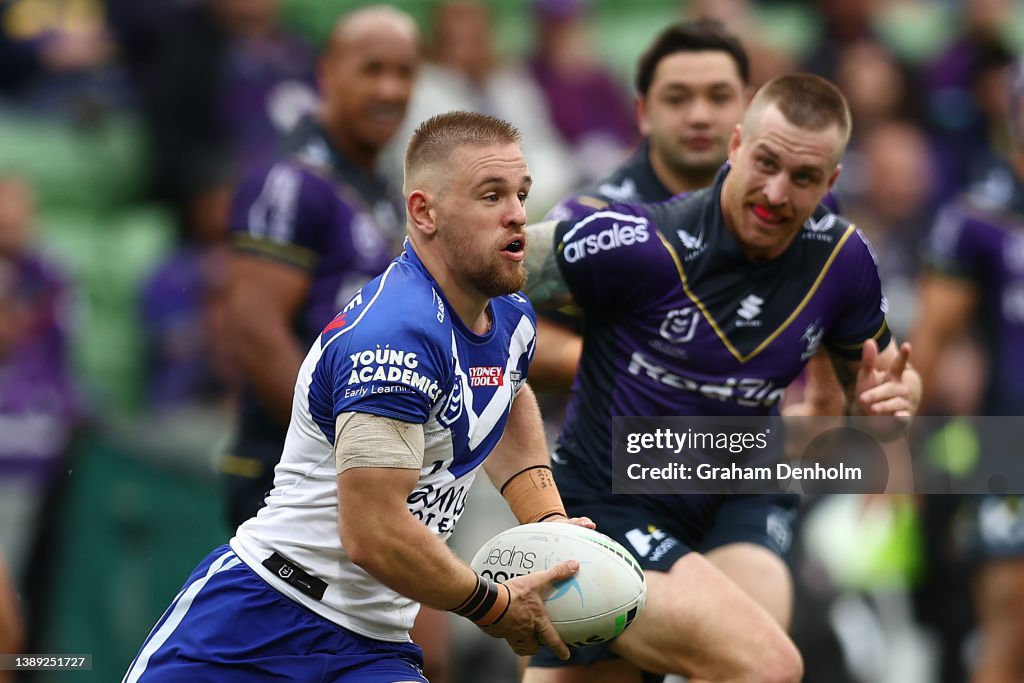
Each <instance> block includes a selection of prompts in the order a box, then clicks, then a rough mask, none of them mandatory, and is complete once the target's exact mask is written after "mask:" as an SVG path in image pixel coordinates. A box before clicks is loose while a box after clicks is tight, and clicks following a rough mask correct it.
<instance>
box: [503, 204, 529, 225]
mask: <svg viewBox="0 0 1024 683" xmlns="http://www.w3.org/2000/svg"><path fill="white" fill-rule="evenodd" d="M505 225H506V226H507V227H510V228H521V227H523V226H524V225H526V206H524V205H523V203H522V202H521V201H519V200H518V199H515V200H514V201H513V202H512V204H511V206H510V207H509V210H508V211H507V212H506V213H505Z"/></svg>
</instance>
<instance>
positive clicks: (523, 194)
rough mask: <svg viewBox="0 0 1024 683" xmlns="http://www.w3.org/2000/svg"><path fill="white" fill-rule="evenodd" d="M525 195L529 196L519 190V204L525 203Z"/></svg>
mask: <svg viewBox="0 0 1024 683" xmlns="http://www.w3.org/2000/svg"><path fill="white" fill-rule="evenodd" d="M527 196H529V195H527V194H526V193H525V192H520V193H519V203H520V204H526V198H527Z"/></svg>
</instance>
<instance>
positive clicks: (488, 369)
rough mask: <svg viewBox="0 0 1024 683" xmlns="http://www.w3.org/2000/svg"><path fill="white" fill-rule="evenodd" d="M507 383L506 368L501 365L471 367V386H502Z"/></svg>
mask: <svg viewBox="0 0 1024 683" xmlns="http://www.w3.org/2000/svg"><path fill="white" fill-rule="evenodd" d="M504 384H505V368H503V367H501V366H499V365H486V366H477V367H471V368H470V369H469V386H471V387H500V386H504Z"/></svg>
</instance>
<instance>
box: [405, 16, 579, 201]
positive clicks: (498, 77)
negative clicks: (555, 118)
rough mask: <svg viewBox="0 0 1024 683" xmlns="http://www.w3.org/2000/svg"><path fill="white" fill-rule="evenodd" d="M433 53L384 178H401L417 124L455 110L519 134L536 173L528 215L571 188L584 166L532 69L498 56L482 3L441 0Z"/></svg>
mask: <svg viewBox="0 0 1024 683" xmlns="http://www.w3.org/2000/svg"><path fill="white" fill-rule="evenodd" d="M430 57H431V62H430V63H428V64H425V65H424V67H423V70H422V73H421V74H420V78H419V82H418V84H417V86H416V89H415V92H414V93H413V98H412V101H411V102H410V104H409V115H408V116H407V117H406V119H405V123H404V125H403V126H402V130H401V133H399V134H398V135H397V136H395V140H394V142H393V143H392V146H391V149H390V150H389V151H388V174H389V176H391V177H392V178H401V177H402V176H401V155H402V150H404V149H405V145H406V142H407V141H408V140H409V137H410V135H411V134H412V131H413V130H415V128H416V126H418V125H419V124H420V123H422V122H423V121H425V120H427V119H428V118H430V117H431V116H434V115H436V114H440V113H443V112H446V111H452V110H457V109H461V110H464V111H474V112H480V113H484V114H492V115H493V116H497V117H498V118H500V119H504V120H506V121H509V122H511V123H512V124H514V125H515V126H516V127H517V128H519V130H521V131H522V132H523V153H524V154H525V155H526V158H527V159H529V163H530V173H531V175H532V176H533V189H532V190H531V191H530V200H529V202H528V203H527V206H526V209H527V211H528V212H529V214H530V216H531V218H534V219H537V218H540V217H541V216H542V215H544V213H545V212H546V211H547V210H548V209H549V208H551V206H552V205H554V203H555V202H556V201H557V200H559V199H561V197H562V196H563V195H565V194H566V193H567V192H568V191H569V190H570V189H571V188H573V187H575V186H576V184H577V182H578V178H579V176H580V173H581V169H580V166H579V164H578V163H577V162H576V161H575V160H574V159H573V157H572V156H571V154H570V153H569V150H568V148H567V147H566V146H565V144H564V143H563V142H562V139H561V136H560V135H559V133H558V130H557V129H556V128H555V126H554V125H553V123H552V122H551V119H550V118H549V116H548V109H547V106H546V104H545V100H544V94H543V92H542V91H541V90H540V88H538V86H537V83H536V82H535V81H534V80H533V77H532V76H531V75H530V73H529V71H527V70H526V69H525V68H524V67H523V66H522V65H512V64H505V63H503V62H502V61H501V60H500V58H499V56H498V54H497V52H496V48H495V45H494V32H493V26H492V23H491V14H490V11H489V10H488V7H487V5H485V4H484V3H482V2H478V1H476V0H448V1H446V2H442V3H441V4H439V5H438V6H437V8H436V10H435V13H434V23H433V35H432V40H431V45H430Z"/></svg>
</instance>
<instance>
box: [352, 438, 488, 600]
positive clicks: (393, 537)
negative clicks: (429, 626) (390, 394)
mask: <svg viewBox="0 0 1024 683" xmlns="http://www.w3.org/2000/svg"><path fill="white" fill-rule="evenodd" d="M378 419H384V418H378ZM419 474H420V471H419V470H418V469H415V470H414V469H399V468H390V467H388V468H385V467H356V468H353V469H349V470H346V471H345V472H343V473H341V474H339V475H338V528H339V531H340V534H341V540H342V543H344V545H345V551H346V552H347V553H348V555H349V557H350V558H351V560H352V561H353V562H355V563H356V564H357V565H359V566H360V567H362V568H363V569H365V570H366V571H367V572H369V573H370V574H371V575H372V576H373V577H374V578H376V579H377V580H379V581H380V582H381V583H383V584H385V585H387V586H388V587H390V588H392V589H393V590H395V591H398V592H399V593H401V594H402V595H406V596H408V597H409V598H412V599H413V600H416V601H417V602H421V603H423V604H424V605H427V606H429V607H434V608H436V609H441V610H450V609H453V608H454V607H456V606H458V605H459V604H460V603H461V602H462V601H463V600H465V599H466V596H467V595H469V594H470V593H471V592H472V591H473V590H474V588H475V587H476V585H477V577H476V573H475V572H474V571H473V570H472V569H470V568H469V567H468V566H466V565H465V564H464V563H463V562H461V561H460V560H459V559H458V558H457V557H456V556H455V554H454V553H453V552H452V551H451V550H450V549H449V548H448V546H447V545H445V543H444V541H442V540H441V539H440V538H439V537H438V536H436V535H434V534H433V533H432V532H431V531H430V529H428V528H427V527H426V526H425V525H424V524H423V522H422V521H420V520H418V519H416V518H415V517H413V516H412V514H411V513H410V512H409V508H408V506H407V504H406V498H408V496H409V494H410V493H411V492H412V490H413V488H414V487H415V486H416V482H417V480H418V478H419ZM369 520H373V521H372V523H370V522H369Z"/></svg>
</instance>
